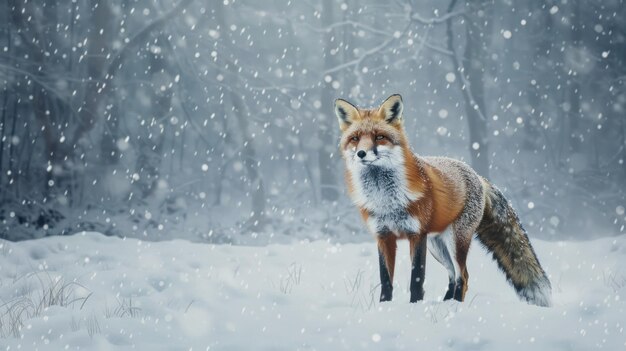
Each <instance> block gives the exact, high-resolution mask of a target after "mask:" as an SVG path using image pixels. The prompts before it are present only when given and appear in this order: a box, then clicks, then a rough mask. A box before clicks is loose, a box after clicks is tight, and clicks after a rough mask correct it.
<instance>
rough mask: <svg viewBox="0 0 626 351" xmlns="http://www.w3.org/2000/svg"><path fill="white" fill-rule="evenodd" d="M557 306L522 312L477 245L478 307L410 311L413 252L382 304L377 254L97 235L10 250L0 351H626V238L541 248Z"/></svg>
mask: <svg viewBox="0 0 626 351" xmlns="http://www.w3.org/2000/svg"><path fill="white" fill-rule="evenodd" d="M533 244H534V245H535V249H536V251H537V254H538V256H539V258H540V260H541V262H542V264H543V265H544V267H545V269H546V271H547V272H548V274H549V276H550V278H551V280H552V284H553V289H554V304H555V306H554V307H553V308H540V307H535V306H530V305H527V304H525V303H524V302H521V301H519V300H518V299H517V297H516V296H515V294H514V292H513V289H512V288H511V287H509V286H508V284H507V283H506V281H505V278H504V275H503V274H501V273H500V272H499V271H498V270H497V268H496V265H495V263H494V262H492V261H491V259H490V258H489V257H488V256H487V254H486V253H485V251H484V250H483V249H482V248H480V246H479V245H478V243H474V245H473V250H472V251H471V253H470V258H469V273H470V287H469V291H468V295H467V296H468V297H467V301H466V302H464V303H457V302H452V301H447V302H441V297H442V295H443V293H444V292H445V289H446V286H447V277H446V273H445V271H444V270H443V268H442V267H440V266H439V264H438V263H436V262H434V260H433V259H432V258H431V257H429V258H428V263H427V266H428V267H427V275H426V283H425V284H426V286H425V289H426V300H425V301H424V302H423V303H417V304H409V303H408V300H409V294H408V280H409V279H408V277H409V275H408V273H409V272H408V270H409V262H408V248H407V246H408V245H407V244H406V243H405V242H404V243H402V242H401V245H400V247H399V255H398V262H397V264H398V266H397V268H396V281H395V286H396V287H395V292H394V298H395V299H394V301H393V302H390V303H383V304H380V303H378V302H377V299H378V294H379V288H378V286H377V284H378V257H377V254H376V247H375V243H374V242H373V241H372V242H371V243H363V244H342V245H339V244H331V243H328V242H324V241H316V242H301V243H297V244H293V245H270V246H264V247H244V246H227V245H208V244H199V243H190V242H187V241H180V240H174V241H164V242H143V241H139V240H135V239H126V240H124V239H120V238H116V237H106V236H103V235H100V234H97V233H84V234H78V235H74V236H69V237H50V238H45V239H38V240H32V241H24V242H18V243H13V242H6V241H2V242H0V245H1V246H0V297H1V298H2V303H3V306H2V310H1V312H2V317H1V323H2V324H1V330H2V338H0V345H2V347H1V348H0V349H3V350H4V349H6V350H17V349H21V350H61V349H69V350H77V349H81V350H85V349H90V350H91V349H96V350H98V349H100V350H108V349H118V348H119V349H138V350H146V349H153V348H156V349H176V350H188V349H193V350H206V349H209V350H239V349H241V350H268V349H271V350H337V349H344V350H355V349H386V350H397V349H406V350H416V349H427V350H447V349H456V350H503V349H506V350H556V349H560V350H590V349H605V350H618V349H625V348H626V333H624V326H625V325H626V318H625V317H624V316H626V313H625V307H626V304H625V302H624V300H625V298H626V296H625V295H626V268H624V262H626V236H621V237H617V238H606V239H600V240H594V241H586V242H545V241H538V240H535V241H533Z"/></svg>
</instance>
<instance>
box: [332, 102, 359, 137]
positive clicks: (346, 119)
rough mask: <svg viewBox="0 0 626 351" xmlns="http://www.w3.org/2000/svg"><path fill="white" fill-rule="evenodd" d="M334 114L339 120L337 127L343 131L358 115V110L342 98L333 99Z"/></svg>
mask: <svg viewBox="0 0 626 351" xmlns="http://www.w3.org/2000/svg"><path fill="white" fill-rule="evenodd" d="M335 115H337V120H339V128H340V129H341V130H342V131H344V130H346V129H348V127H349V126H350V124H352V122H354V120H355V119H356V118H357V117H358V116H359V111H358V110H357V108H356V107H355V106H354V105H352V104H351V103H349V102H347V101H346V100H343V99H337V100H335Z"/></svg>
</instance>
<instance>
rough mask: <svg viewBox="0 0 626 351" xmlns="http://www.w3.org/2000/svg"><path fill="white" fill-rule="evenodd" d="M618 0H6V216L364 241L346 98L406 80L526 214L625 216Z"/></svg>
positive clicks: (453, 152)
mask: <svg viewBox="0 0 626 351" xmlns="http://www.w3.org/2000/svg"><path fill="white" fill-rule="evenodd" d="M624 5H625V4H624V1H622V0H608V1H591V0H589V1H582V0H559V1H552V0H551V1H545V0H542V1H528V2H523V1H512V0H508V1H506V0H505V1H487V0H475V1H467V2H463V1H457V0H451V1H432V0H431V1H417V0H396V1H389V2H380V1H374V0H362V1H357V0H345V1H336V0H323V1H295V0H272V1H252V0H224V1H210V0H180V1H178V2H171V1H162V0H121V1H99V0H73V1H69V0H66V1H47V0H43V1H32V0H31V1H27V0H18V1H15V0H7V1H2V2H0V17H1V20H0V149H1V152H0V201H1V202H0V225H1V226H0V237H1V238H8V239H11V240H21V239H28V238H38V237H42V236H48V235H66V234H72V233H76V232H79V231H83V230H95V231H100V232H102V233H105V234H107V235H119V236H131V237H140V238H144V239H148V240H158V239H166V238H186V239H190V240H194V241H203V242H232V243H243V244H264V243H269V242H288V241H290V240H293V239H297V240H300V239H331V240H335V241H339V242H345V241H361V240H369V238H370V236H369V234H368V233H367V232H366V229H365V227H364V226H363V225H362V224H361V223H360V221H359V219H358V214H357V211H356V209H355V208H354V207H353V206H352V205H351V204H350V201H349V200H348V198H347V197H346V195H345V191H344V188H345V187H344V184H343V163H342V160H341V157H340V156H339V154H338V139H339V130H338V126H337V122H336V118H335V116H334V114H333V100H334V99H335V98H338V97H343V98H346V99H348V100H350V101H352V102H353V103H355V104H357V105H359V106H364V107H369V106H377V105H378V104H379V103H380V102H381V101H382V100H383V99H384V98H386V97H387V96H388V95H390V94H393V93H400V94H402V95H403V97H404V101H405V126H406V130H407V134H408V136H409V138H410V140H411V144H412V147H413V149H414V150H415V151H416V152H417V153H419V154H422V155H446V156H450V157H455V158H459V159H463V160H465V161H466V162H468V163H470V164H471V165H473V167H474V168H475V169H476V170H477V171H478V172H479V173H480V174H482V175H484V176H486V177H488V178H489V179H491V180H492V181H493V182H494V183H495V184H497V185H498V186H499V187H500V188H502V189H503V190H504V192H505V194H507V196H508V197H509V198H510V200H511V201H512V202H513V205H514V207H515V208H516V209H517V210H518V211H519V213H520V216H521V218H522V220H523V222H524V224H525V226H526V228H527V230H528V231H529V235H530V236H531V237H535V238H544V239H554V240H560V239H587V238H594V237H598V236H609V235H617V234H619V233H622V232H623V231H624V224H625V223H626V222H625V221H626V215H625V213H624V212H625V210H624V206H626V201H625V197H624V195H625V190H624V188H625V186H626V164H625V161H626V117H625V116H624V109H625V108H626V85H625V79H626V62H625V61H626V42H625V40H626V6H624Z"/></svg>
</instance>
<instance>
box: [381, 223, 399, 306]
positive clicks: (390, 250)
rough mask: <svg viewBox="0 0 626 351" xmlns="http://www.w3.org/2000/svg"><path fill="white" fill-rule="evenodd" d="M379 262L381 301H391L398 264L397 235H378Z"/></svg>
mask: <svg viewBox="0 0 626 351" xmlns="http://www.w3.org/2000/svg"><path fill="white" fill-rule="evenodd" d="M377 240H378V262H379V266H380V301H381V302H383V301H391V298H392V297H393V271H394V267H395V264H396V249H397V243H396V236H395V235H393V234H391V233H388V234H379V235H378V238H377Z"/></svg>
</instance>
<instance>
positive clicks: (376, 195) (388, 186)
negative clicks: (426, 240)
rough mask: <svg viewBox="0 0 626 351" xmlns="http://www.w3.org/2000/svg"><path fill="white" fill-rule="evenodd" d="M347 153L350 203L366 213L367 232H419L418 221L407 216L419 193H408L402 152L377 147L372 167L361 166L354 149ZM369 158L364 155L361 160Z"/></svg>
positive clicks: (397, 149)
mask: <svg viewBox="0 0 626 351" xmlns="http://www.w3.org/2000/svg"><path fill="white" fill-rule="evenodd" d="M346 153H347V154H346V155H345V156H346V159H348V160H350V161H349V162H348V172H350V178H351V181H352V186H353V192H352V194H351V196H352V200H353V201H354V202H355V204H356V205H357V206H359V207H361V208H363V209H365V210H367V211H368V214H369V217H368V220H367V225H368V227H369V229H370V231H371V232H372V233H385V232H391V233H394V234H396V235H401V234H405V235H406V234H408V235H410V234H415V233H419V231H420V223H419V220H417V219H416V218H414V217H413V216H411V215H410V214H409V213H408V211H407V207H408V205H409V203H411V202H412V201H415V200H416V199H418V198H419V195H420V194H419V193H413V192H411V191H410V190H409V188H408V186H407V181H406V174H405V171H404V158H403V154H402V149H401V148H400V147H379V148H377V150H376V155H372V159H373V161H371V164H363V162H362V160H361V159H360V158H358V156H357V155H356V153H355V151H354V150H347V151H346ZM371 153H374V152H373V151H371ZM369 157H370V155H366V156H365V157H364V159H366V160H367V159H368V158H369Z"/></svg>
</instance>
